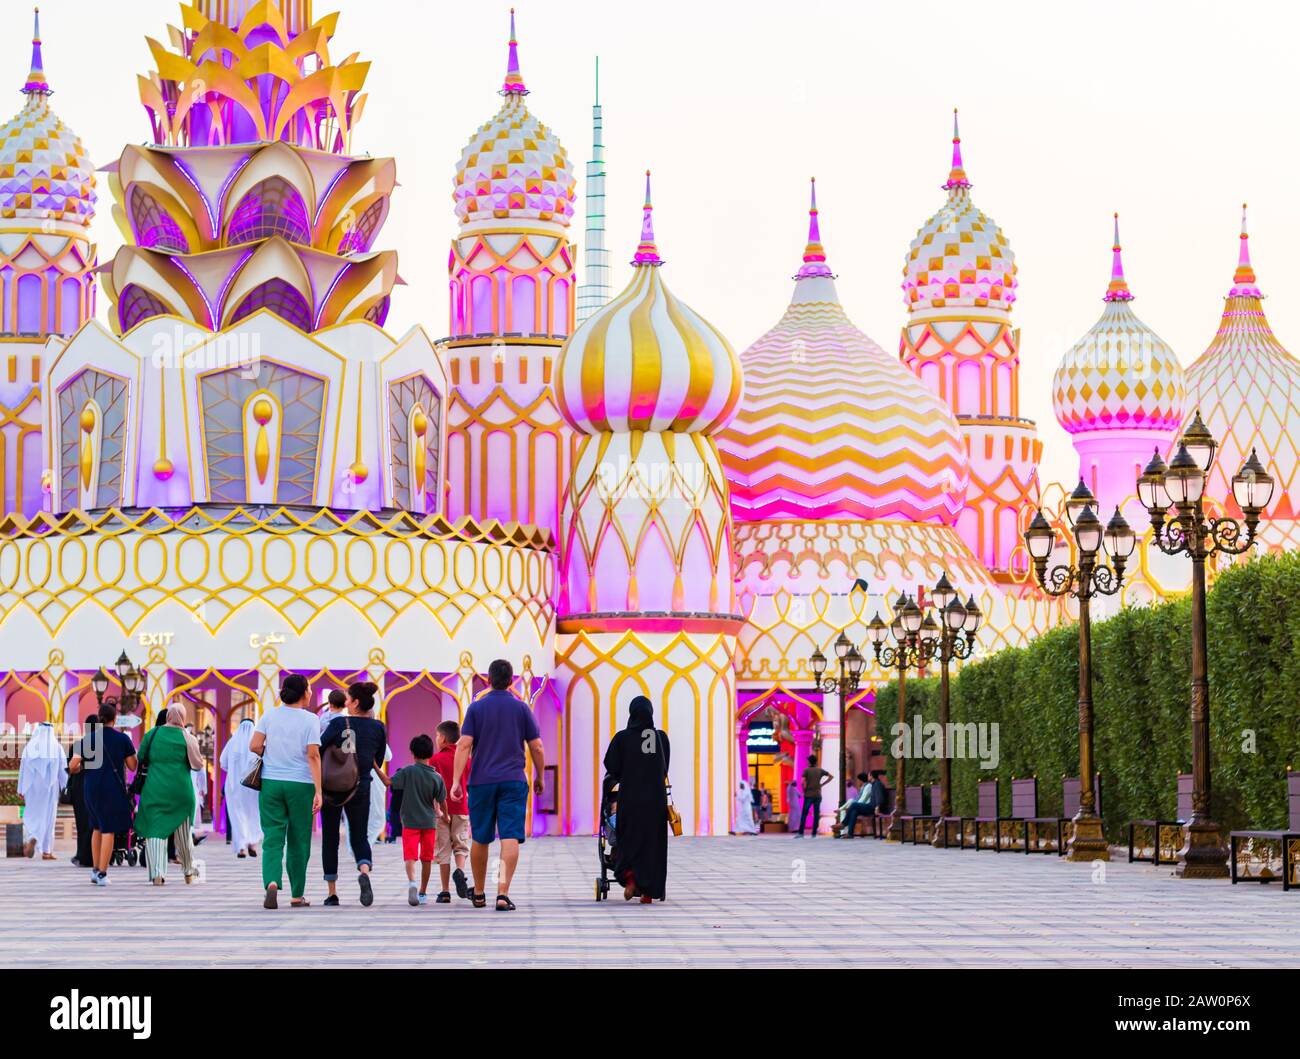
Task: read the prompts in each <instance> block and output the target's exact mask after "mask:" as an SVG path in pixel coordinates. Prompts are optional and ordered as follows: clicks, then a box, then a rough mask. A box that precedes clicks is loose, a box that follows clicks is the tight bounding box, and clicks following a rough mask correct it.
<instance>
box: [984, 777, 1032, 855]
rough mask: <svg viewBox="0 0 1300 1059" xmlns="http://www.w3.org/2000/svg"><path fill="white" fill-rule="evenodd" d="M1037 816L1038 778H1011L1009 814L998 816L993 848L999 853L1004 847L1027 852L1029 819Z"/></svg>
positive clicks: (1018, 851)
mask: <svg viewBox="0 0 1300 1059" xmlns="http://www.w3.org/2000/svg"><path fill="white" fill-rule="evenodd" d="M1037 817H1038V780H1037V779H1035V778H1034V777H1032V776H1030V777H1029V778H1027V779H1021V780H1018V779H1012V781H1011V815H1010V816H999V817H998V826H997V831H996V832H995V834H994V846H993V848H994V849H995V850H997V852H999V853H1001V852H1002V851H1003V850H1004V849H1006V850H1014V851H1015V852H1017V853H1028V852H1029V821H1030V820H1033V819H1036V818H1037Z"/></svg>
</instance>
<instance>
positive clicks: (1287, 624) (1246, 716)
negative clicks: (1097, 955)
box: [876, 555, 1300, 841]
mask: <svg viewBox="0 0 1300 1059" xmlns="http://www.w3.org/2000/svg"><path fill="white" fill-rule="evenodd" d="M1206 613H1207V620H1208V628H1209V645H1210V737H1211V761H1212V767H1213V779H1214V783H1213V795H1214V807H1213V811H1214V818H1215V820H1216V821H1217V822H1218V823H1219V824H1220V826H1222V827H1223V828H1224V829H1225V830H1227V829H1229V828H1245V827H1258V828H1281V827H1285V826H1286V823H1287V804H1286V781H1285V773H1286V769H1287V768H1288V766H1291V765H1293V764H1297V763H1300V754H1298V753H1297V744H1298V743H1300V555H1283V556H1266V557H1263V558H1258V559H1255V560H1254V561H1252V562H1250V563H1247V564H1243V565H1240V566H1234V567H1232V568H1231V569H1229V570H1227V571H1225V572H1224V573H1223V574H1222V575H1220V576H1219V578H1218V579H1217V580H1216V581H1215V584H1214V586H1213V588H1212V589H1211V591H1210V593H1209V597H1208V601H1207V606H1206ZM1092 642H1093V698H1094V702H1095V709H1096V720H1095V726H1096V727H1095V741H1096V759H1097V767H1098V769H1099V770H1100V771H1101V773H1102V801H1103V806H1102V808H1103V813H1104V817H1105V822H1106V831H1107V834H1108V835H1109V836H1110V838H1111V839H1112V841H1120V840H1121V839H1122V838H1123V836H1124V835H1125V834H1126V829H1127V823H1128V821H1129V820H1132V819H1135V818H1141V817H1153V816H1154V817H1160V818H1163V819H1173V818H1174V814H1175V809H1176V805H1177V787H1176V779H1175V777H1176V776H1177V774H1178V773H1180V772H1190V771H1191V764H1192V755H1191V725H1190V720H1189V716H1188V713H1189V703H1190V698H1191V696H1190V690H1189V684H1190V681H1191V669H1190V667H1191V661H1190V660H1191V604H1190V601H1189V600H1187V599H1180V600H1175V601H1173V602H1170V603H1164V604H1160V605H1158V606H1153V607H1128V608H1125V609H1124V610H1122V611H1121V612H1120V613H1118V614H1117V615H1115V616H1114V617H1112V618H1109V619H1107V620H1105V621H1100V622H1094V623H1093V641H1092ZM1078 651H1079V638H1078V631H1077V629H1076V627H1075V626H1069V627H1063V628H1058V629H1053V630H1052V631H1050V632H1048V633H1047V634H1045V635H1044V636H1041V637H1039V638H1038V639H1036V640H1035V641H1034V642H1033V643H1031V644H1029V645H1028V646H1026V647H1017V648H1009V649H1007V650H1003V651H1000V652H998V653H997V654H994V655H990V656H988V657H986V658H983V659H980V660H979V661H977V662H973V663H970V664H968V665H966V666H965V667H964V668H963V669H962V670H961V672H960V673H956V674H954V675H953V679H952V703H951V710H952V719H953V721H954V722H958V723H964V722H972V721H973V722H977V723H997V725H998V730H999V756H1000V760H999V762H998V767H997V769H996V770H990V771H986V770H983V769H981V768H980V764H979V762H978V761H973V760H961V759H958V760H954V761H953V769H952V772H953V808H954V810H955V811H957V812H964V813H969V812H973V811H974V809H975V785H976V783H977V782H978V781H979V780H981V779H991V778H993V777H994V776H996V777H997V778H998V779H999V780H1001V789H1000V794H1001V799H1002V810H1003V812H1010V808H1011V780H1012V778H1013V777H1024V776H1031V775H1032V776H1037V777H1038V797H1039V811H1040V812H1042V813H1044V814H1052V813H1055V812H1058V811H1059V810H1060V808H1061V778H1062V777H1063V776H1074V775H1077V774H1078V760H1079V758H1078V706H1077V702H1078V687H1079V685H1078V672H1079V656H1078ZM897 696H898V689H897V686H896V684H894V683H890V684H887V685H885V686H884V687H882V688H881V689H880V690H879V692H878V693H877V696H876V714H877V718H878V724H879V730H880V731H879V734H880V736H881V740H882V743H883V746H884V750H885V753H886V755H887V756H888V755H889V754H890V752H891V750H892V745H891V744H892V739H891V738H890V731H891V726H892V725H893V724H894V722H895V721H896V719H897V716H898V697H897ZM938 703H939V680H938V678H937V677H929V678H926V679H924V680H920V679H916V678H913V679H910V680H909V681H908V682H907V713H908V717H909V719H910V718H912V717H914V716H915V715H917V714H918V713H919V714H920V715H921V716H922V718H923V719H924V720H926V721H931V720H937V719H938V712H939V706H938ZM1252 733H1253V734H1252ZM1252 740H1253V745H1252ZM891 776H892V764H891ZM937 781H938V769H937V766H936V763H935V762H934V761H928V760H917V759H916V758H909V759H908V762H907V782H908V783H909V784H913V783H933V782H937Z"/></svg>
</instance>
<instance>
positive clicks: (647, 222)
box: [632, 169, 664, 265]
mask: <svg viewBox="0 0 1300 1059" xmlns="http://www.w3.org/2000/svg"><path fill="white" fill-rule="evenodd" d="M663 263H664V262H663V258H661V257H660V256H659V247H657V246H656V245H655V225H654V206H652V205H651V204H650V170H648V169H647V170H646V171H645V205H644V206H643V207H642V214H641V242H640V243H638V244H637V248H636V256H635V257H634V258H632V264H634V265H662V264H663Z"/></svg>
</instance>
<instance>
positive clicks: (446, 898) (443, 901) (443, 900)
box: [420, 890, 451, 905]
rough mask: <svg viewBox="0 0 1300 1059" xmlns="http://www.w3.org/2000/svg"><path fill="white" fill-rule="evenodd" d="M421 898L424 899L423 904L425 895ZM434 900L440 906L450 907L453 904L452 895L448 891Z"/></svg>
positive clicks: (444, 891)
mask: <svg viewBox="0 0 1300 1059" xmlns="http://www.w3.org/2000/svg"><path fill="white" fill-rule="evenodd" d="M420 897H421V899H422V900H421V903H423V898H424V894H421V895H420ZM434 900H436V901H437V903H438V904H440V905H449V904H451V893H450V892H449V891H447V890H443V891H442V892H441V893H439V894H438V896H437V897H436V898H435V899H434Z"/></svg>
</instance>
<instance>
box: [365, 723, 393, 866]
mask: <svg viewBox="0 0 1300 1059" xmlns="http://www.w3.org/2000/svg"><path fill="white" fill-rule="evenodd" d="M392 760H393V748H392V747H391V746H386V747H384V764H385V765H387V764H388V763H389V762H390V761H392ZM387 793H388V789H387V788H386V787H385V786H384V781H383V780H381V779H380V778H379V771H378V770H377V769H371V770H370V819H369V820H368V821H367V823H368V824H369V827H368V828H367V830H368V831H369V832H370V844H371V845H372V846H373V845H374V844H375V843H376V842H378V841H379V836H380V835H381V834H383V832H384V826H385V825H386V824H387V823H388V815H387V813H386V812H385V809H386V808H387V805H388V799H387V798H386V797H385V795H386V794H387Z"/></svg>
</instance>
